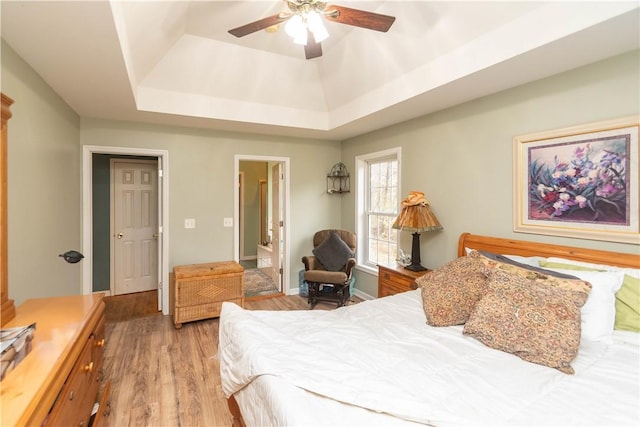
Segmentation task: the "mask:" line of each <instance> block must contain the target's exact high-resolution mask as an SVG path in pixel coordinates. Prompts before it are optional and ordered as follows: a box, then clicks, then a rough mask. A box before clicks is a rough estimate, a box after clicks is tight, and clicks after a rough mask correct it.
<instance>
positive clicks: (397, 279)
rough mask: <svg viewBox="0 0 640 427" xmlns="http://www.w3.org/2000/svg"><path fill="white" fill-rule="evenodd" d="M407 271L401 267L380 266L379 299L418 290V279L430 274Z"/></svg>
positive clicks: (426, 271)
mask: <svg viewBox="0 0 640 427" xmlns="http://www.w3.org/2000/svg"><path fill="white" fill-rule="evenodd" d="M428 272H429V270H425V271H411V270H407V269H406V268H404V267H403V266H401V265H397V264H396V265H392V266H386V265H379V266H378V298H382V297H386V296H388V295H393V294H397V293H400V292H406V291H410V290H412V289H416V288H417V286H418V285H416V279H417V278H419V277H421V276H423V275H424V274H425V273H428Z"/></svg>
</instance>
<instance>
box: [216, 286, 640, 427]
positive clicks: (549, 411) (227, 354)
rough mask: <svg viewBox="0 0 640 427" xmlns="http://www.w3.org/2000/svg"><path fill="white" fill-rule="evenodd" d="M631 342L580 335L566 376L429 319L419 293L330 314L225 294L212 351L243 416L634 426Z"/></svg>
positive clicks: (334, 421)
mask: <svg viewBox="0 0 640 427" xmlns="http://www.w3.org/2000/svg"><path fill="white" fill-rule="evenodd" d="M639 340H640V339H639V337H638V334H637V333H623V332H616V333H615V334H614V335H613V336H612V337H611V339H610V340H608V341H599V342H586V341H585V342H583V343H582V344H581V346H580V350H579V354H578V357H577V358H576V359H575V360H574V362H573V364H572V365H573V367H574V369H575V371H576V374H575V375H566V374H563V373H561V372H559V371H557V370H555V369H552V368H548V367H544V366H540V365H536V364H532V363H529V362H525V361H523V360H521V359H519V358H518V357H516V356H513V355H510V354H507V353H504V352H500V351H497V350H493V349H490V348H488V347H486V346H484V345H482V344H481V343H479V342H478V341H476V340H475V339H473V338H470V337H466V336H464V335H462V327H449V328H433V327H430V326H428V325H426V322H425V316H424V312H423V310H422V300H421V298H420V291H419V290H416V291H410V292H406V293H403V294H398V295H394V296H391V297H387V298H381V299H377V300H374V301H366V302H362V303H360V304H357V305H353V306H350V307H345V308H342V309H338V310H333V311H318V310H316V311H293V312H261V311H247V310H243V309H241V308H240V307H238V306H236V305H232V304H228V303H225V304H224V305H223V309H222V314H221V318H220V354H219V357H220V366H221V377H222V386H223V390H224V391H225V393H226V394H227V396H228V395H230V394H233V393H235V396H236V400H237V401H238V403H239V404H240V407H241V408H242V413H243V417H244V419H245V422H247V424H248V425H261V426H267V425H288V426H294V425H300V426H302V425H305V426H306V425H385V426H394V425H415V423H422V424H430V425H436V426H441V427H446V426H459V425H473V426H478V425H487V426H488V425H491V426H500V425H503V426H516V425H517V426H540V425H553V426H555V425H558V426H560V425H563V426H569V425H582V426H610V425H617V426H626V425H629V426H631V425H633V426H637V425H640V409H639V408H640V406H639V402H640V384H639V371H640V369H639V365H640V353H639V347H640V346H639ZM338 360H340V363H338Z"/></svg>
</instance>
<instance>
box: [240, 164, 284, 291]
mask: <svg viewBox="0 0 640 427" xmlns="http://www.w3.org/2000/svg"><path fill="white" fill-rule="evenodd" d="M235 170H236V175H235V176H236V179H237V182H236V184H237V185H236V187H235V188H236V189H237V191H236V192H235V196H236V200H235V201H236V203H235V224H236V227H235V230H234V232H235V257H236V260H238V262H239V263H240V264H241V265H243V267H244V268H245V297H246V298H252V297H266V296H272V295H279V294H283V293H284V294H286V293H287V292H286V290H288V289H289V280H288V274H289V273H288V272H289V266H288V264H289V263H288V261H287V260H288V258H289V256H288V253H289V251H288V235H289V233H288V221H287V213H288V206H289V202H288V188H289V185H288V159H286V158H274V157H264V156H236V162H235Z"/></svg>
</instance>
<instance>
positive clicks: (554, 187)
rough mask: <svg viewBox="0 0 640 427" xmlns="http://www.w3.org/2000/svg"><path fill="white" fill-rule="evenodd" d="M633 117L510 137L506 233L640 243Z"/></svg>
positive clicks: (637, 122)
mask: <svg viewBox="0 0 640 427" xmlns="http://www.w3.org/2000/svg"><path fill="white" fill-rule="evenodd" d="M638 127H639V117H638V116H633V117H625V118H621V119H616V120H610V121H606V122H599V123H592V124H588V125H582V126H575V127H571V128H566V129H559V130H554V131H547V132H539V133H535V134H528V135H522V136H517V137H515V138H514V204H515V209H514V221H513V225H514V231H515V232H522V233H536V234H548V235H554V236H563V237H574V238H583V239H593V240H605V241H611V242H622V243H636V244H638V243H640V221H639V216H638V208H639V200H638V198H639V196H638V192H639V188H638Z"/></svg>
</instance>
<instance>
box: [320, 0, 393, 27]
mask: <svg viewBox="0 0 640 427" xmlns="http://www.w3.org/2000/svg"><path fill="white" fill-rule="evenodd" d="M324 14H325V19H327V20H329V21H334V22H339V23H341V24H347V25H353V26H354V27H361V28H367V29H369V30H376V31H382V32H383V33H386V32H387V31H389V28H391V25H392V24H393V22H394V21H395V20H396V17H395V16H389V15H382V14H379V13H373V12H367V11H364V10H359V9H351V8H349V7H344V6H337V5H334V4H332V5H329V6H327V7H326V8H325V11H324Z"/></svg>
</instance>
